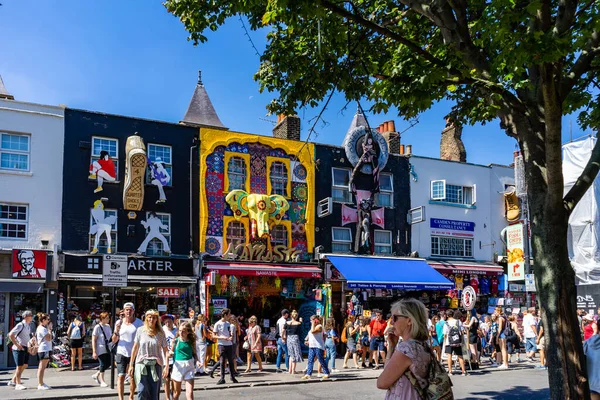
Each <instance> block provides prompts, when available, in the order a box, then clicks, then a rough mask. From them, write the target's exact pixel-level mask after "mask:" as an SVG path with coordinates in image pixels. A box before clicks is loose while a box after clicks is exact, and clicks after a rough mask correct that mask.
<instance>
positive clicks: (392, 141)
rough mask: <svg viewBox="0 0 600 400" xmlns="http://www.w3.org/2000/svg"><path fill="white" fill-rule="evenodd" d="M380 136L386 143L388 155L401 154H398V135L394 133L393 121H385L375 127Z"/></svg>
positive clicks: (394, 125)
mask: <svg viewBox="0 0 600 400" xmlns="http://www.w3.org/2000/svg"><path fill="white" fill-rule="evenodd" d="M377 130H378V131H379V133H381V136H383V137H384V138H385V140H386V142H387V143H388V147H389V150H390V154H401V153H400V134H399V133H398V132H396V124H395V123H394V121H385V122H384V123H382V124H381V125H379V126H378V127H377Z"/></svg>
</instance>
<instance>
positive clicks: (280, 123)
mask: <svg viewBox="0 0 600 400" xmlns="http://www.w3.org/2000/svg"><path fill="white" fill-rule="evenodd" d="M273 137H275V138H279V139H289V140H300V118H299V117H298V116H297V115H283V114H280V115H279V116H277V125H275V127H274V128H273Z"/></svg>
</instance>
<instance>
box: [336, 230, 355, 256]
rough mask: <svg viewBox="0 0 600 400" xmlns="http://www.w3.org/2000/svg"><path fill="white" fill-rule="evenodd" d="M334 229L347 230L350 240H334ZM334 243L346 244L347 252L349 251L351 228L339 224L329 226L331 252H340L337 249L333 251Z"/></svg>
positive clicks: (350, 249)
mask: <svg viewBox="0 0 600 400" xmlns="http://www.w3.org/2000/svg"><path fill="white" fill-rule="evenodd" d="M336 229H337V230H340V231H341V230H344V231H347V232H348V233H349V236H350V240H348V241H346V240H336V239H335V234H334V232H335V230H336ZM334 244H338V245H345V244H348V246H349V248H348V251H347V253H349V252H351V251H352V229H350V228H345V227H341V226H332V227H331V252H332V253H340V252H339V251H335V250H334V249H333V245H334Z"/></svg>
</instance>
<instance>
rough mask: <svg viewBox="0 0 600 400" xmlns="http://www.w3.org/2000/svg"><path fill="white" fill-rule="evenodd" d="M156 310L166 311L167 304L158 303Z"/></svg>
mask: <svg viewBox="0 0 600 400" xmlns="http://www.w3.org/2000/svg"><path fill="white" fill-rule="evenodd" d="M157 309H158V312H167V305H166V304H159V305H158V306H157Z"/></svg>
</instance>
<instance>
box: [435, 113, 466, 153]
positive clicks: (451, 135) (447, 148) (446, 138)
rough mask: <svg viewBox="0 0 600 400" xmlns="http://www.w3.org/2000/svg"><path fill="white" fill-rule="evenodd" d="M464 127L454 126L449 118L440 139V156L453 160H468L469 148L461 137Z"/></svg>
mask: <svg viewBox="0 0 600 400" xmlns="http://www.w3.org/2000/svg"><path fill="white" fill-rule="evenodd" d="M461 136H462V127H460V126H459V127H457V126H454V124H453V123H452V122H451V121H450V120H449V119H447V120H446V127H445V128H444V130H443V131H442V140H441V141H440V158H441V159H442V160H451V161H460V162H466V161H467V150H466V149H465V145H464V143H463V141H462V139H461Z"/></svg>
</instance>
